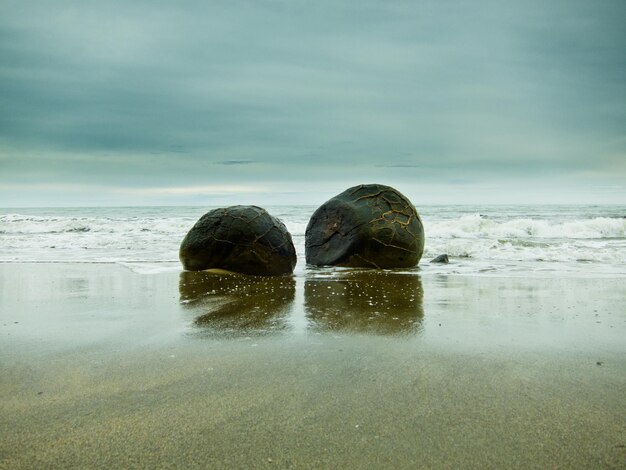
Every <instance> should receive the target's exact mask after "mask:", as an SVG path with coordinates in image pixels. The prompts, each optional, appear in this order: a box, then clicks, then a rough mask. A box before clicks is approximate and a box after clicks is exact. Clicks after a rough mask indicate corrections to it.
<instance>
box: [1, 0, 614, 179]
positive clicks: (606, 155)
mask: <svg viewBox="0 0 626 470" xmlns="http://www.w3.org/2000/svg"><path fill="white" fill-rule="evenodd" d="M625 5H626V4H624V3H623V2H620V1H607V2H602V4H601V5H597V4H591V3H589V2H582V1H557V2H550V3H547V2H538V1H537V2H520V3H513V2H495V1H483V2H465V1H456V2H435V1H424V2H417V3H416V2H409V1H406V2H403V1H399V2H374V1H364V2H358V3H356V2H347V1H344V2H342V1H339V2H326V1H321V2H300V1H295V2H294V1H290V2H283V1H262V2H253V1H240V2H199V1H197V2H194V1H190V2H186V3H185V4H184V6H183V5H181V6H178V5H175V4H172V3H170V2H142V1H137V2H131V3H130V4H129V3H128V2H120V1H111V2H89V1H86V2H81V3H76V2H69V1H61V2H55V3H54V4H52V3H50V2H45V1H40V2H38V1H33V2H17V1H9V2H5V4H4V7H3V14H2V15H0V155H1V156H6V157H8V158H10V161H6V160H0V165H1V169H2V170H3V173H4V175H5V177H7V176H6V175H9V176H10V177H12V178H17V179H19V178H22V179H24V180H27V179H29V178H30V179H45V178H46V175H47V177H48V178H54V179H55V180H81V181H89V180H90V179H92V178H95V177H94V176H93V174H94V173H97V174H98V175H100V178H102V179H104V180H106V181H111V182H114V181H125V182H126V183H125V184H132V180H133V178H135V180H139V179H140V178H139V176H141V182H139V181H137V182H136V183H135V184H137V185H140V184H160V183H161V182H165V181H172V182H176V184H184V183H189V184H193V183H195V182H197V181H199V180H202V179H205V178H206V177H207V176H206V175H210V177H212V178H216V179H217V178H219V179H220V180H225V181H254V180H258V179H264V178H265V179H268V180H272V181H273V180H275V179H278V180H290V181H291V180H297V179H308V178H310V177H312V176H316V177H317V176H320V177H324V175H326V177H329V178H338V179H342V178H343V179H345V178H351V177H353V175H356V176H358V177H362V178H368V177H369V179H374V178H375V177H376V176H377V170H376V169H377V168H386V169H387V170H389V171H390V172H392V171H394V169H395V170H396V171H397V174H398V177H399V178H402V177H404V174H405V173H406V174H411V175H413V174H415V173H416V172H419V173H420V175H424V177H426V176H427V177H429V178H433V179H437V178H440V177H441V175H443V174H447V173H449V172H450V171H457V172H464V173H465V172H467V173H469V174H472V175H475V177H476V178H478V177H479V176H481V175H482V177H484V178H491V177H502V176H510V175H513V174H529V175H532V174H537V173H541V172H542V171H546V170H550V171H553V170H556V169H559V168H561V169H562V170H563V171H564V172H565V173H567V172H582V171H592V170H593V171H595V172H599V173H602V172H603V171H604V172H605V173H607V174H608V173H609V172H614V171H615V170H614V168H615V167H616V164H615V162H616V161H618V162H619V159H620V156H623V155H624V154H625V153H626V142H625V141H624V139H623V135H624V129H626V89H625V88H624V85H623V84H624V83H626V59H624V54H623V50H624V48H625V46H626V33H624V32H623V25H622V20H621V18H624V15H625V14H626V6H625ZM607 142H611V143H612V144H610V145H608V144H607ZM252 162H263V165H260V166H259V165H251V163H252ZM209 168H210V169H209ZM617 168H618V169H619V171H621V172H622V174H623V172H624V169H623V166H621V167H620V166H619V165H617ZM329 169H332V171H329ZM403 169H404V170H406V171H402V170H403ZM609 169H611V170H609ZM329 174H330V175H332V176H328V175H329ZM144 180H148V182H146V183H144V182H143V181H144Z"/></svg>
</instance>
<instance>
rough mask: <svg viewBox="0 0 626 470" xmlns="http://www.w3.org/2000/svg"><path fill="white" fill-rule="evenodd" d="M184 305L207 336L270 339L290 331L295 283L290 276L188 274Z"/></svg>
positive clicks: (183, 286) (185, 275) (182, 287)
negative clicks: (256, 336)
mask: <svg viewBox="0 0 626 470" xmlns="http://www.w3.org/2000/svg"><path fill="white" fill-rule="evenodd" d="M179 291H180V300H181V303H182V304H183V305H184V306H185V307H186V308H188V309H190V310H192V311H194V315H197V316H196V318H195V320H194V325H195V326H197V327H200V328H202V330H203V333H205V334H217V335H220V336H240V335H266V334H272V333H274V332H277V331H280V330H283V329H285V328H286V327H287V317H288V315H289V306H290V305H291V303H292V302H293V298H294V295H295V281H294V279H293V278H292V277H288V276H274V277H261V276H246V275H243V274H230V273H229V274H218V273H214V272H210V271H184V272H182V273H181V274H180V282H179Z"/></svg>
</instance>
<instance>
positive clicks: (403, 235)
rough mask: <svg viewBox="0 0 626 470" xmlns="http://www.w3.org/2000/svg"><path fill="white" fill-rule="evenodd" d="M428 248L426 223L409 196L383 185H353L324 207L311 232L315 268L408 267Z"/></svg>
mask: <svg viewBox="0 0 626 470" xmlns="http://www.w3.org/2000/svg"><path fill="white" fill-rule="evenodd" d="M423 252H424V226H423V224H422V220H421V219H420V216H419V214H418V213H417V211H416V210H415V207H413V204H411V201H409V200H408V199H407V198H406V197H405V196H403V195H402V194H401V193H400V192H398V191H397V190H395V189H393V188H391V187H389V186H383V185H380V184H363V185H360V186H354V187H352V188H349V189H347V190H346V191H344V192H343V193H341V194H339V195H337V196H335V197H334V198H332V199H330V200H329V201H327V202H325V203H324V204H323V205H322V206H321V207H319V208H318V209H317V210H316V211H315V212H314V213H313V216H312V217H311V220H310V221H309V224H308V225H307V228H306V234H305V253H306V262H307V263H308V264H311V265H314V266H351V267H373V268H381V269H386V268H408V267H413V266H415V265H417V263H418V262H419V260H420V258H421V257H422V253H423Z"/></svg>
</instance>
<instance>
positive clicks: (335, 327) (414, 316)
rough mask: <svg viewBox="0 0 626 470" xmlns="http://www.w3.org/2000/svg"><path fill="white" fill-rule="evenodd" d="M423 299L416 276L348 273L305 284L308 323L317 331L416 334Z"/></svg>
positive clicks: (372, 271) (422, 311)
mask: <svg viewBox="0 0 626 470" xmlns="http://www.w3.org/2000/svg"><path fill="white" fill-rule="evenodd" d="M423 297H424V291H423V289H422V281H421V279H420V277H419V276H418V275H416V274H414V273H394V272H388V271H376V270H367V271H344V272H334V273H333V274H332V275H331V276H319V277H318V276H316V275H312V276H310V277H309V278H307V279H306V282H305V284H304V299H305V310H306V315H307V319H308V321H309V325H310V328H311V329H313V330H317V331H337V332H357V333H371V334H382V335H394V334H406V335H408V334H414V333H417V332H418V331H419V330H420V329H421V323H422V318H423V315H424V310H423V306H422V305H423V304H422V302H423Z"/></svg>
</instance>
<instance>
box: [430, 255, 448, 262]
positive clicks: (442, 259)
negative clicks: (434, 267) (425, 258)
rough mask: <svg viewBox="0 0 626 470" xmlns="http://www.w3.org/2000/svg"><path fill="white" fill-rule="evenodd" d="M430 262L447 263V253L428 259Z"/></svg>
mask: <svg viewBox="0 0 626 470" xmlns="http://www.w3.org/2000/svg"><path fill="white" fill-rule="evenodd" d="M430 262H431V263H441V264H448V263H449V262H450V260H449V259H448V255H439V256H437V257H436V258H433V259H431V260H430Z"/></svg>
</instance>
